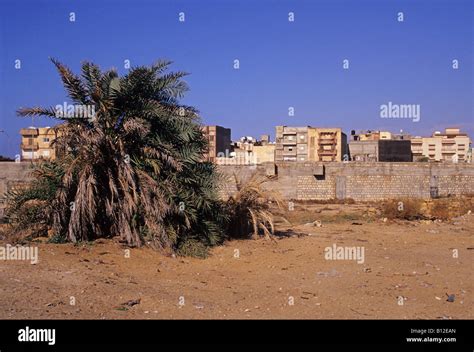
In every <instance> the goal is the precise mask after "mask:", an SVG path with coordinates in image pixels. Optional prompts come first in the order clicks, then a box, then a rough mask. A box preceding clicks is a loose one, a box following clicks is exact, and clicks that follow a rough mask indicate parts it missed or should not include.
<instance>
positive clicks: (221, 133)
mask: <svg viewBox="0 0 474 352" xmlns="http://www.w3.org/2000/svg"><path fill="white" fill-rule="evenodd" d="M201 129H202V132H203V134H204V137H205V138H206V139H207V142H208V150H207V153H205V154H204V160H206V161H210V162H215V161H216V158H217V157H218V156H226V155H229V153H230V151H231V150H230V149H231V138H230V128H225V127H221V126H202V127H201Z"/></svg>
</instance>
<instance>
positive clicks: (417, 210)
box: [382, 199, 426, 220]
mask: <svg viewBox="0 0 474 352" xmlns="http://www.w3.org/2000/svg"><path fill="white" fill-rule="evenodd" d="M423 203H424V202H423V200H421V199H400V200H388V201H386V202H384V203H383V205H382V215H383V216H384V217H386V218H388V219H400V220H419V219H425V218H426V216H425V215H424V213H423Z"/></svg>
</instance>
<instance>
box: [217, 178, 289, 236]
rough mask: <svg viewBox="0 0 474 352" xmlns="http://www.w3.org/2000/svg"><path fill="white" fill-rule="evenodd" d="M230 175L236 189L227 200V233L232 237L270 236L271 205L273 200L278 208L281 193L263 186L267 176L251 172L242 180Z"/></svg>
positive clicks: (272, 221) (271, 222)
mask: <svg viewBox="0 0 474 352" xmlns="http://www.w3.org/2000/svg"><path fill="white" fill-rule="evenodd" d="M233 177H234V179H235V185H236V188H237V190H236V192H235V193H234V195H233V196H231V197H230V198H229V199H228V200H227V203H226V205H227V207H226V212H227V214H228V217H229V221H228V230H227V231H228V233H229V234H230V235H231V237H232V236H233V237H248V236H250V237H252V238H254V239H256V238H257V237H258V236H259V235H263V236H264V237H265V238H266V239H270V238H272V236H273V234H274V232H275V228H274V219H273V214H272V212H271V211H270V210H271V206H270V204H271V203H274V204H275V206H276V207H277V208H279V209H280V210H281V209H282V204H283V200H282V198H281V195H280V194H279V193H278V192H276V191H272V190H270V189H268V188H267V189H266V188H265V187H264V185H265V183H266V182H267V181H268V180H269V179H268V178H265V177H259V176H255V175H254V176H252V177H251V178H250V179H249V180H248V181H247V182H244V181H243V180H242V179H240V178H239V177H237V175H236V174H234V175H233Z"/></svg>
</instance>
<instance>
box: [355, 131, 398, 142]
mask: <svg viewBox="0 0 474 352" xmlns="http://www.w3.org/2000/svg"><path fill="white" fill-rule="evenodd" d="M393 137H394V136H393ZM380 139H392V133H391V132H388V131H371V130H368V131H359V132H358V133H356V131H354V130H352V131H351V137H350V141H378V140H380ZM393 139H394V138H393Z"/></svg>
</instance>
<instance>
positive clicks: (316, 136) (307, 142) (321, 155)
mask: <svg viewBox="0 0 474 352" xmlns="http://www.w3.org/2000/svg"><path fill="white" fill-rule="evenodd" d="M275 143H276V147H275V161H276V162H281V161H290V162H305V161H342V160H343V158H344V155H345V154H347V136H346V135H345V134H344V133H343V132H342V130H341V129H340V128H317V127H311V126H306V127H290V126H277V127H276V141H275Z"/></svg>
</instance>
